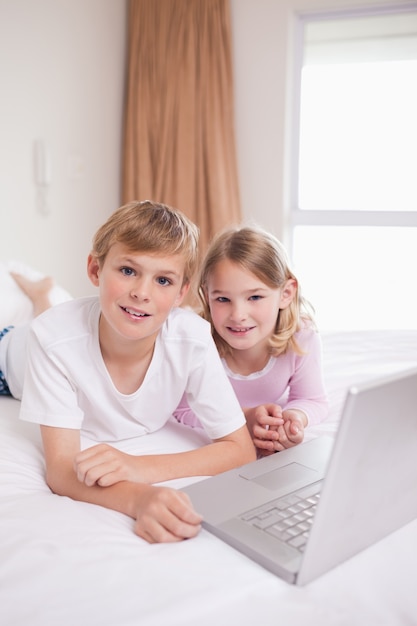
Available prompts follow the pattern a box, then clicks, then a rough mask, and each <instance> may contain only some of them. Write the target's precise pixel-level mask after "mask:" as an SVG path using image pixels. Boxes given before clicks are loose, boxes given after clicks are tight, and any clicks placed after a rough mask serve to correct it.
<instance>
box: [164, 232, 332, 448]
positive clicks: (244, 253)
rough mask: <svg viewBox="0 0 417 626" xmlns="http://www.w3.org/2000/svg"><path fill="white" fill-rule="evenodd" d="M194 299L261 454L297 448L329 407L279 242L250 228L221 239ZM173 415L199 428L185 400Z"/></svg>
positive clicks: (314, 341) (316, 351)
mask: <svg viewBox="0 0 417 626" xmlns="http://www.w3.org/2000/svg"><path fill="white" fill-rule="evenodd" d="M199 295H200V298H201V301H202V305H203V311H202V316H203V317H204V318H205V319H207V320H208V321H209V322H210V323H211V326H212V333H213V337H214V340H215V342H216V345H217V349H218V351H219V353H220V356H221V358H222V361H223V365H224V368H225V370H226V372H227V374H228V377H229V380H230V382H231V383H232V386H233V388H234V390H235V393H236V395H237V397H238V399H239V402H240V404H241V406H242V407H243V410H244V413H245V416H246V420H247V424H248V427H249V430H250V432H251V435H252V437H253V440H254V443H255V445H256V447H257V448H258V451H259V453H260V454H270V453H272V452H276V451H279V450H283V449H284V448H288V447H291V446H293V445H296V444H298V443H300V442H301V441H302V440H303V438H304V428H305V427H306V426H307V425H308V424H310V425H312V424H317V423H319V422H320V421H322V420H323V419H324V418H325V417H326V414H327V410H328V403H327V397H326V393H325V389H324V384H323V375H322V365H321V341H320V337H319V335H318V333H317V331H316V328H315V325H314V321H313V316H312V313H311V312H310V307H309V305H308V303H307V301H306V300H305V299H304V298H303V297H302V296H301V293H300V288H299V285H298V282H297V279H296V277H295V276H294V274H293V273H292V272H291V270H290V267H289V263H288V260H287V255H286V252H285V250H284V248H283V246H282V245H281V243H280V242H279V241H278V240H277V239H276V238H275V237H273V236H272V235H271V234H269V233H267V232H265V231H263V230H262V229H260V228H255V227H241V228H232V229H228V230H226V231H225V232H223V233H221V234H220V235H219V236H217V237H216V238H215V239H214V240H213V242H212V244H211V246H210V248H209V250H208V252H207V255H206V257H205V260H204V262H203V267H202V271H201V276H200V287H199ZM175 417H176V419H177V420H178V421H180V422H183V423H185V424H188V425H191V426H198V425H199V423H198V420H197V419H196V418H195V416H194V415H193V413H192V412H191V410H190V409H189V407H188V404H187V398H186V396H184V397H183V399H182V402H181V404H180V405H179V407H178V408H177V410H176V412H175Z"/></svg>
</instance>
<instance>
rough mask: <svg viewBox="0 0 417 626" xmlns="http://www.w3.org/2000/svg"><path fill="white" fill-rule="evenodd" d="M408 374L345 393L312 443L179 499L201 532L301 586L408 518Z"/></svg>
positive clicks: (414, 421)
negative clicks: (336, 414)
mask: <svg viewBox="0 0 417 626" xmlns="http://www.w3.org/2000/svg"><path fill="white" fill-rule="evenodd" d="M416 486H417V368H415V369H413V370H408V371H406V372H401V373H398V374H394V375H392V376H391V377H389V378H384V379H383V380H378V381H373V382H370V383H365V384H361V385H357V386H353V387H351V388H350V389H349V390H348V392H347V394H346V398H345V403H344V407H343V412H342V417H341V420H340V424H339V427H338V432H337V434H336V437H335V438H333V437H329V436H325V435H322V436H319V437H318V438H316V439H313V440H311V441H308V442H304V443H302V444H299V445H298V446H295V447H294V448H290V449H288V450H284V451H282V452H278V453H276V454H273V455H271V456H268V457H264V458H262V459H259V460H257V461H254V462H252V463H249V464H247V465H243V466H242V467H240V468H236V469H233V470H230V471H227V472H224V473H222V474H218V475H217V476H213V477H210V478H206V479H204V480H202V481H200V482H196V483H193V484H191V485H189V486H187V487H185V488H183V491H185V492H186V493H188V494H189V496H190V498H191V500H192V502H193V505H194V507H195V509H196V510H197V511H198V512H199V513H201V514H202V515H203V517H204V521H203V527H204V528H206V529H207V530H209V531H210V532H211V533H213V534H214V535H217V536H218V537H219V538H220V539H222V540H223V541H225V542H226V543H228V544H230V545H231V546H233V547H234V548H236V549H237V550H239V551H240V552H243V553H244V554H245V555H247V556H248V557H249V558H251V559H253V560H254V561H257V562H258V563H259V564H260V565H262V566H263V567H265V568H267V569H268V570H270V571H271V572H273V573H274V574H276V575H278V576H280V577H281V578H283V579H284V580H286V581H287V582H289V583H293V584H296V585H305V584H306V583H308V582H310V581H312V580H314V579H315V578H317V577H318V576H321V575H322V574H324V573H325V572H327V571H328V570H330V569H332V568H333V567H335V566H337V565H339V564H340V563H342V562H343V561H345V560H346V559H348V558H350V557H351V556H353V555H354V554H356V553H358V552H359V551H361V550H363V549H365V548H367V547H368V546H370V545H372V544H374V543H375V542H377V541H379V540H380V539H382V538H383V537H384V536H386V535H387V534H389V533H391V532H393V531H395V530H396V529H398V528H400V527H401V526H403V525H405V524H407V523H408V522H410V521H411V520H413V519H415V518H416V517H417V488H416Z"/></svg>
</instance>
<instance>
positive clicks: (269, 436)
mask: <svg viewBox="0 0 417 626" xmlns="http://www.w3.org/2000/svg"><path fill="white" fill-rule="evenodd" d="M244 413H245V417H246V422H247V424H248V428H249V432H250V434H251V437H252V439H253V443H254V444H255V446H256V448H258V451H259V452H260V453H261V455H262V456H265V455H267V454H272V453H273V452H275V443H276V442H278V439H279V434H278V432H279V428H280V427H281V428H282V427H283V425H284V420H283V417H282V409H281V407H280V406H279V405H278V404H261V405H259V406H255V407H250V408H248V409H244Z"/></svg>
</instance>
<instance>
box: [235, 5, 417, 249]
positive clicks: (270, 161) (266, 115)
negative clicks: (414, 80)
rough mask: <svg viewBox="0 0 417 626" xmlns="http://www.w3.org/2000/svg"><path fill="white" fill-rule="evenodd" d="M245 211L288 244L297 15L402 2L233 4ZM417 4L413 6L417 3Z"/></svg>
mask: <svg viewBox="0 0 417 626" xmlns="http://www.w3.org/2000/svg"><path fill="white" fill-rule="evenodd" d="M230 2H231V13H232V31H233V33H232V34H233V55H234V60H233V62H234V78H235V102H236V105H235V110H236V142H237V157H238V167H239V176H240V190H241V202H242V210H243V214H244V217H245V218H248V219H250V218H252V219H255V220H256V221H257V222H258V223H259V224H261V225H262V226H264V227H265V228H267V229H268V230H270V231H271V232H273V233H274V234H275V235H277V236H278V237H279V238H281V239H282V240H283V241H284V243H287V239H286V237H287V229H286V226H287V222H286V219H287V216H288V210H289V187H288V184H289V181H288V178H289V164H290V150H291V143H290V142H291V136H290V128H291V123H292V120H291V113H292V111H293V104H292V101H291V97H292V73H293V67H292V59H293V50H294V41H293V34H294V24H295V18H296V15H297V14H299V13H311V12H314V11H322V10H337V9H345V8H353V7H368V6H371V5H378V6H382V5H390V4H391V5H399V4H404V2H402V0H390V1H389V2H381V1H380V0H345V1H340V0H230ZM414 4H415V3H414Z"/></svg>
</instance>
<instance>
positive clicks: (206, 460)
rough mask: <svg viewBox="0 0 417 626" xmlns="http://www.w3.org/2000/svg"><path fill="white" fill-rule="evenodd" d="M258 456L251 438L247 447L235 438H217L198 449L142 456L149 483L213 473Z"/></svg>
mask: <svg viewBox="0 0 417 626" xmlns="http://www.w3.org/2000/svg"><path fill="white" fill-rule="evenodd" d="M255 459H256V450H255V447H254V445H253V443H252V440H251V439H250V437H249V441H248V443H247V445H245V446H244V447H243V448H242V447H241V446H239V445H238V444H236V443H234V442H232V441H216V442H214V443H211V444H208V445H206V446H204V447H202V448H199V449H197V450H191V451H189V452H178V453H175V454H162V455H149V456H148V455H146V456H141V457H138V459H137V460H138V467H139V473H140V474H142V475H143V480H144V481H146V482H147V483H159V482H164V481H167V480H172V479H174V478H186V477H187V476H212V475H214V474H220V473H221V472H225V471H227V470H229V469H232V468H234V467H239V466H240V465H244V464H245V463H249V462H251V461H254V460H255Z"/></svg>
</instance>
